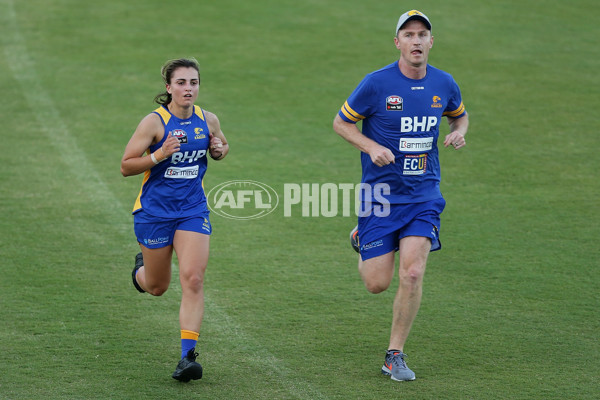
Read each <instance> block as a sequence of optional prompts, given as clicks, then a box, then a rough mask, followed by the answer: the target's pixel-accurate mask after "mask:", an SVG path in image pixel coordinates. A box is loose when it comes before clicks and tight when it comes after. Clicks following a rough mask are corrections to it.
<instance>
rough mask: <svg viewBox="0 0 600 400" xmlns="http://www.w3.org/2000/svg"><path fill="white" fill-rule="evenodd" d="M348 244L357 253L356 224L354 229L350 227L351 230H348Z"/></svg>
mask: <svg viewBox="0 0 600 400" xmlns="http://www.w3.org/2000/svg"><path fill="white" fill-rule="evenodd" d="M350 244H351V245H352V248H353V249H354V251H356V252H357V253H358V252H359V251H358V250H359V248H360V247H359V244H358V225H356V226H355V227H354V229H352V232H350Z"/></svg>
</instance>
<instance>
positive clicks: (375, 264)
mask: <svg viewBox="0 0 600 400" xmlns="http://www.w3.org/2000/svg"><path fill="white" fill-rule="evenodd" d="M358 271H359V272H360V276H361V278H362V280H363V283H364V284H365V287H366V289H367V290H368V291H369V292H371V293H373V294H377V293H381V292H383V291H385V290H386V289H387V288H388V287H389V286H390V283H391V282H392V279H393V277H394V258H393V255H392V256H391V257H389V256H385V257H384V256H382V257H381V258H379V257H378V258H377V259H370V260H367V261H362V260H361V261H360V262H359V263H358Z"/></svg>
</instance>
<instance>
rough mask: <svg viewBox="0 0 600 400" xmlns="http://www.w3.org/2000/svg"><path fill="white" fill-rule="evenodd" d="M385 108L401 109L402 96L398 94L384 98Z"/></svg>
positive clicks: (389, 109)
mask: <svg viewBox="0 0 600 400" xmlns="http://www.w3.org/2000/svg"><path fill="white" fill-rule="evenodd" d="M385 105H386V109H387V110H388V111H402V97H400V96H395V95H394V96H388V98H387V99H385Z"/></svg>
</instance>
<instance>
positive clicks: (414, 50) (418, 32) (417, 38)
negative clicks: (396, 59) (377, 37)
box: [394, 20, 433, 67]
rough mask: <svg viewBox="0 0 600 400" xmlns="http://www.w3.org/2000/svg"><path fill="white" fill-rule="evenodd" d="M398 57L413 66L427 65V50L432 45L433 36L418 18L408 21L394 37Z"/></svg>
mask: <svg viewBox="0 0 600 400" xmlns="http://www.w3.org/2000/svg"><path fill="white" fill-rule="evenodd" d="M394 43H395V44H396V48H397V49H398V50H400V53H401V54H400V58H401V59H403V60H404V61H406V62H407V63H408V64H409V65H411V66H413V67H419V66H422V65H427V59H428V57H429V50H430V49H431V47H432V46H433V36H432V35H431V31H429V30H428V29H427V27H426V26H425V24H424V23H423V22H421V21H419V20H411V21H408V22H407V23H406V24H404V26H403V27H402V29H400V30H399V31H398V34H397V35H396V37H395V38H394Z"/></svg>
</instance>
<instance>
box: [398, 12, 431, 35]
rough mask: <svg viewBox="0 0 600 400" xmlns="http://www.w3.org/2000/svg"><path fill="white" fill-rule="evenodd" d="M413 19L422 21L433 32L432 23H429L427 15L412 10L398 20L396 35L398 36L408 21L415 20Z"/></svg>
mask: <svg viewBox="0 0 600 400" xmlns="http://www.w3.org/2000/svg"><path fill="white" fill-rule="evenodd" d="M413 19H418V20H420V21H422V22H423V23H424V24H425V26H426V27H427V29H428V30H431V22H429V18H427V15H425V14H423V13H422V12H421V11H417V10H410V11H407V12H405V13H404V14H402V15H401V16H400V19H399V20H398V24H397V25H396V32H394V35H397V34H398V31H399V30H400V29H402V26H403V25H404V24H405V23H407V22H408V21H410V20H413Z"/></svg>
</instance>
